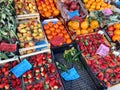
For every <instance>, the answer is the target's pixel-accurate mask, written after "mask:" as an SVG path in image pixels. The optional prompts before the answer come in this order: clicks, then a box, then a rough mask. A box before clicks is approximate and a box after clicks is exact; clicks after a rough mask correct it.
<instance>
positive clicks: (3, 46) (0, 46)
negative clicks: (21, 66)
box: [0, 43, 17, 52]
mask: <svg viewBox="0 0 120 90" xmlns="http://www.w3.org/2000/svg"><path fill="white" fill-rule="evenodd" d="M16 48H17V45H16V44H8V43H1V44H0V51H8V52H14V51H16Z"/></svg>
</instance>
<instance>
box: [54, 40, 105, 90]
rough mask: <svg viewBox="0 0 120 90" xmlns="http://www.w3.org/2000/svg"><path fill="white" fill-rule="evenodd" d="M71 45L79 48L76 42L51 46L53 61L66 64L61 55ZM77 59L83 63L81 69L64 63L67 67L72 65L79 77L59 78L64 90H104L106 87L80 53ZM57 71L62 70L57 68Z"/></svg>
mask: <svg viewBox="0 0 120 90" xmlns="http://www.w3.org/2000/svg"><path fill="white" fill-rule="evenodd" d="M71 47H74V48H75V49H77V50H79V47H78V45H77V43H76V42H75V43H72V44H69V45H64V46H61V47H56V48H52V57H53V60H54V62H56V61H58V62H60V63H64V64H66V62H65V60H64V59H62V55H63V53H64V51H65V50H68V49H70V48H71ZM79 60H80V62H81V63H82V65H83V69H82V68H78V67H77V66H76V65H75V64H66V65H67V66H68V67H69V68H72V67H73V66H74V68H75V69H76V70H77V72H78V74H79V75H80V78H78V79H76V80H73V81H65V80H64V79H63V78H61V80H62V83H63V86H64V90H105V89H106V87H105V86H104V85H103V84H102V83H101V82H100V81H99V80H98V79H97V78H96V77H95V75H94V74H93V73H92V71H91V70H90V68H89V66H88V65H87V63H86V62H85V60H84V59H83V57H82V55H80V56H79ZM58 72H59V74H60V73H61V72H63V71H62V70H59V69H58Z"/></svg>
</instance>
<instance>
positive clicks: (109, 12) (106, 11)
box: [102, 9, 113, 16]
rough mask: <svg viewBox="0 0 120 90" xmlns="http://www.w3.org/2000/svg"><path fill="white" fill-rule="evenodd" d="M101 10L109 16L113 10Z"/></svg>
mask: <svg viewBox="0 0 120 90" xmlns="http://www.w3.org/2000/svg"><path fill="white" fill-rule="evenodd" d="M102 12H103V13H104V14H105V15H106V16H109V15H111V14H113V12H112V11H111V10H110V9H105V10H102Z"/></svg>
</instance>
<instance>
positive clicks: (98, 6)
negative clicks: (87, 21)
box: [81, 0, 111, 12]
mask: <svg viewBox="0 0 120 90" xmlns="http://www.w3.org/2000/svg"><path fill="white" fill-rule="evenodd" d="M81 1H83V3H84V6H85V7H86V9H88V11H90V12H91V11H95V10H104V9H108V8H111V5H110V4H109V3H108V2H109V1H110V0H109V1H106V2H105V0H101V1H93V0H91V1H89V0H81Z"/></svg>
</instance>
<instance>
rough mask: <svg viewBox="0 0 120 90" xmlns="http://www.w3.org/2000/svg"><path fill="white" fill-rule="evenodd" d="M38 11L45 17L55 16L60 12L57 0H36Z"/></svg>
mask: <svg viewBox="0 0 120 90" xmlns="http://www.w3.org/2000/svg"><path fill="white" fill-rule="evenodd" d="M36 3H37V7H38V11H39V13H40V15H41V16H42V17H44V18H50V17H55V16H58V15H59V14H60V12H59V10H58V9H57V5H56V2H55V0H36Z"/></svg>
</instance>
